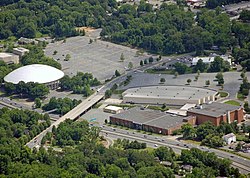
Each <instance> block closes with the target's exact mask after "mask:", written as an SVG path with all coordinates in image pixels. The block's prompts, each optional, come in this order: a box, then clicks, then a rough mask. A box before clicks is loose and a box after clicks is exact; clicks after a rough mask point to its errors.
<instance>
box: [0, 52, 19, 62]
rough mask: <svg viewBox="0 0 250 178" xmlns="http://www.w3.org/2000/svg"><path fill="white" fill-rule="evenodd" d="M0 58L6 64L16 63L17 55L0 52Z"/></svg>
mask: <svg viewBox="0 0 250 178" xmlns="http://www.w3.org/2000/svg"><path fill="white" fill-rule="evenodd" d="M0 60H1V61H4V62H5V63H6V64H18V63H19V56H18V55H15V54H11V53H0Z"/></svg>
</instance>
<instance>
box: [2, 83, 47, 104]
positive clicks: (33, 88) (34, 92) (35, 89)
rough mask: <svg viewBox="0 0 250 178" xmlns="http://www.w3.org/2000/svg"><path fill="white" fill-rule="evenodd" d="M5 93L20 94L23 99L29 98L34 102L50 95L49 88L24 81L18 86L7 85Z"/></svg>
mask: <svg viewBox="0 0 250 178" xmlns="http://www.w3.org/2000/svg"><path fill="white" fill-rule="evenodd" d="M4 88H5V91H6V92H7V94H9V95H11V94H18V95H20V96H21V97H28V98H30V99H32V100H34V99H35V98H44V97H45V96H46V95H47V94H48V93H49V88H48V87H47V86H45V85H44V84H39V83H34V82H28V83H24V82H23V81H21V82H19V83H18V84H16V85H15V84H12V83H5V85H4Z"/></svg>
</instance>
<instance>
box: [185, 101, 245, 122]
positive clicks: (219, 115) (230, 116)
mask: <svg viewBox="0 0 250 178" xmlns="http://www.w3.org/2000/svg"><path fill="white" fill-rule="evenodd" d="M187 115H188V116H196V124H197V125H199V124H202V123H204V122H206V121H211V122H212V123H213V124H214V125H215V126H218V125H220V123H221V122H225V123H231V122H234V121H237V122H238V123H240V122H241V121H243V118H244V114H243V108H242V107H241V106H233V105H229V104H225V103H217V102H213V103H207V104H203V105H201V106H200V107H199V108H194V109H191V110H188V111H187Z"/></svg>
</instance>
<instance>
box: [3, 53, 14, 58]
mask: <svg viewBox="0 0 250 178" xmlns="http://www.w3.org/2000/svg"><path fill="white" fill-rule="evenodd" d="M11 56H13V55H12V54H10V53H0V58H5V57H11Z"/></svg>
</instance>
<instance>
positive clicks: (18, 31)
mask: <svg viewBox="0 0 250 178" xmlns="http://www.w3.org/2000/svg"><path fill="white" fill-rule="evenodd" d="M0 5H1V12H0V39H7V38H8V37H10V36H16V37H28V38H34V37H39V36H41V35H44V34H45V35H49V36H53V37H56V38H60V37H68V36H75V35H79V34H81V32H79V31H77V30H76V29H75V27H82V26H91V27H95V28H98V27H101V26H102V24H103V22H104V21H105V19H106V18H107V17H108V16H107V13H106V11H107V12H112V9H113V8H115V7H116V6H117V3H116V1H114V0H104V1H98V0H86V1H84V2H83V1H80V0H69V1H68V0H67V1H66V0H56V1H47V0H37V1H31V0H25V1H24V0H11V1H8V0H3V1H1V2H0Z"/></svg>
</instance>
